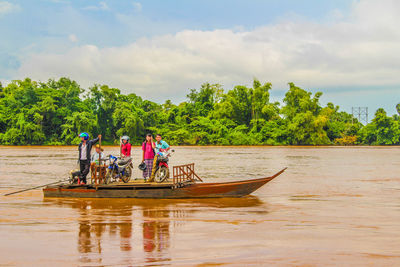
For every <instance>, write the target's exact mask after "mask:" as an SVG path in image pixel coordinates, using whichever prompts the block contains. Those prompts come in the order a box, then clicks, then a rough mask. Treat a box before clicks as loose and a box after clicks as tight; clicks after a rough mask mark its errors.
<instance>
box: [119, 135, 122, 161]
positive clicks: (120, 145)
mask: <svg viewBox="0 0 400 267" xmlns="http://www.w3.org/2000/svg"><path fill="white" fill-rule="evenodd" d="M121 138H122V137H121V136H120V137H119V157H120V158H121V157H122V139H121Z"/></svg>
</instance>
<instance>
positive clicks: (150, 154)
mask: <svg viewBox="0 0 400 267" xmlns="http://www.w3.org/2000/svg"><path fill="white" fill-rule="evenodd" d="M155 147H156V144H155V143H154V142H153V136H152V135H151V134H147V135H146V140H145V141H144V142H143V144H142V150H143V160H142V162H144V163H145V164H146V169H145V170H144V171H143V178H144V179H145V180H146V179H147V178H150V176H151V171H152V170H153V161H154V156H155V152H154V149H155Z"/></svg>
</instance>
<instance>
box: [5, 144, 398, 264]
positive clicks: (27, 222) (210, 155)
mask: <svg viewBox="0 0 400 267" xmlns="http://www.w3.org/2000/svg"><path fill="white" fill-rule="evenodd" d="M175 150H176V152H175V154H174V155H173V157H172V158H171V161H170V163H171V165H178V164H184V163H190V162H195V164H196V170H197V173H198V174H199V176H200V177H202V178H203V180H205V181H233V180H240V179H248V178H256V177H265V176H269V175H272V174H273V173H275V172H277V171H279V170H280V169H282V168H283V167H288V169H287V171H286V172H285V173H284V174H282V175H281V176H279V177H278V178H276V179H274V180H273V181H271V182H270V183H268V184H266V185H265V186H264V187H262V188H260V189H259V190H257V191H256V192H255V193H253V194H252V195H251V196H249V197H245V198H239V199H208V200H196V199H193V200H135V199H43V195H42V192H41V191H40V190H33V191H29V192H25V193H21V194H18V195H13V196H8V197H5V196H3V194H4V193H7V192H12V191H14V190H18V189H21V188H26V187H30V186H35V185H39V184H44V183H48V182H52V181H55V180H58V179H63V178H65V176H66V173H68V171H69V170H70V169H73V168H74V167H75V166H76V158H77V148H76V147H0V193H1V196H0V236H1V239H0V266H14V265H15V266H110V265H113V266H144V265H152V266H154V265H163V266H164V265H174V266H176V265H178V266H208V265H228V266H230V265H231V266H252V265H254V266H258V265H271V264H274V265H280V266H286V265H294V266H329V265H362V266H365V265H378V266H388V265H397V266H398V265H400V172H399V170H400V148H399V147H317V148H313V147H176V148H175ZM105 153H106V154H108V153H115V154H117V153H118V147H106V151H105ZM133 153H134V154H135V155H136V157H135V165H137V164H138V161H139V156H140V148H138V147H134V148H133ZM134 175H135V176H140V173H139V170H138V169H136V170H135V173H134Z"/></svg>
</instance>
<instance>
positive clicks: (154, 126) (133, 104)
mask: <svg viewBox="0 0 400 267" xmlns="http://www.w3.org/2000/svg"><path fill="white" fill-rule="evenodd" d="M270 91H271V83H263V84H262V83H261V82H259V81H258V80H254V82H253V86H252V87H246V86H241V85H238V86H235V87H234V88H233V89H232V90H228V91H225V90H223V88H222V87H221V85H219V84H210V83H204V84H203V85H201V87H200V88H199V89H192V90H190V92H189V94H188V95H187V100H186V101H184V102H182V103H180V104H179V105H175V104H173V103H172V102H171V101H170V100H167V101H165V103H164V104H158V103H155V102H152V101H148V100H144V99H142V98H141V97H139V96H137V95H136V94H133V93H131V94H127V95H126V94H122V93H121V91H120V90H119V89H117V88H110V87H109V86H107V85H94V86H92V87H90V88H89V89H87V90H84V89H83V88H82V87H81V86H79V84H77V83H76V82H75V81H73V80H71V79H68V78H60V79H59V80H52V79H51V80H48V81H47V82H37V81H32V80H31V79H29V78H26V79H25V80H15V81H12V82H11V83H10V84H8V85H7V86H5V87H3V86H2V85H1V83H0V144H2V145H69V144H77V143H79V142H80V139H79V138H78V134H79V133H80V132H88V133H89V134H90V135H91V136H94V135H97V134H102V135H103V138H104V141H105V142H106V143H108V144H116V143H119V136H122V135H128V136H130V137H131V138H132V143H133V144H140V143H141V142H142V140H144V137H145V134H146V133H153V134H155V133H160V134H162V135H163V137H164V138H165V139H166V140H167V141H168V142H169V143H170V144H172V145H335V144H337V145H353V144H361V145H398V144H400V116H399V115H400V104H398V105H397V106H396V108H397V112H398V113H399V115H397V114H396V115H393V116H388V115H387V113H386V112H385V110H384V109H382V108H380V109H378V110H377V111H376V112H375V116H374V118H373V119H372V121H371V122H370V123H368V124H367V125H363V124H361V123H360V122H359V121H357V119H356V118H354V117H353V116H352V115H351V114H349V113H347V112H344V111H340V109H339V106H337V105H334V104H333V103H328V104H327V105H326V106H322V105H321V104H320V102H319V99H320V97H321V95H322V93H321V92H317V93H315V94H313V93H311V92H308V91H306V90H304V89H302V88H299V87H297V86H296V85H295V84H293V83H289V90H288V91H287V92H286V94H285V97H284V99H283V103H279V102H271V101H270Z"/></svg>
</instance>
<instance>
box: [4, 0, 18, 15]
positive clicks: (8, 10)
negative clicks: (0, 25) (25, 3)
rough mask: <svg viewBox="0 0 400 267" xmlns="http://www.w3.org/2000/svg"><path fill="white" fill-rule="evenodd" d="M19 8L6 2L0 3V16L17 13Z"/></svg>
mask: <svg viewBox="0 0 400 267" xmlns="http://www.w3.org/2000/svg"><path fill="white" fill-rule="evenodd" d="M18 9H19V6H18V5H17V4H13V3H10V2H7V1H0V16H2V15H5V14H8V13H11V12H14V11H17V10H18Z"/></svg>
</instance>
